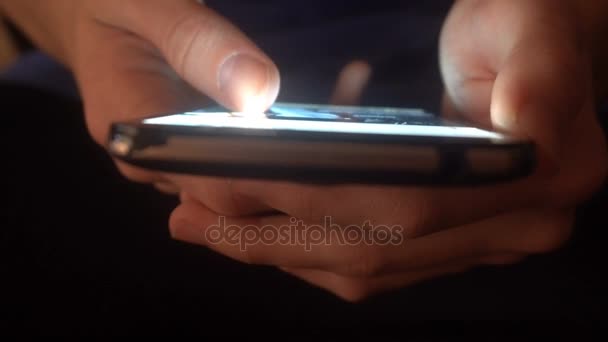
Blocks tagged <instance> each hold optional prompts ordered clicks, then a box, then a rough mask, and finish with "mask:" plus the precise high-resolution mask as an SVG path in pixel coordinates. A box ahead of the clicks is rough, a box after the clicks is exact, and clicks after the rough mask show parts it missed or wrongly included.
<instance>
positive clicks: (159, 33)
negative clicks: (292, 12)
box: [0, 0, 280, 190]
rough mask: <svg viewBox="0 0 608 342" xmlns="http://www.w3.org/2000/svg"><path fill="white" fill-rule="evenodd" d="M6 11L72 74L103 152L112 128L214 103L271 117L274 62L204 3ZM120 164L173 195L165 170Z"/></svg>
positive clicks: (108, 1) (8, 7) (117, 1)
mask: <svg viewBox="0 0 608 342" xmlns="http://www.w3.org/2000/svg"><path fill="white" fill-rule="evenodd" d="M0 5H1V7H2V9H3V10H4V11H6V13H7V14H8V15H9V16H11V18H12V19H13V20H14V21H15V22H17V23H18V24H20V25H21V26H22V27H23V28H24V30H25V31H26V32H27V33H28V34H29V35H30V37H32V39H33V40H34V41H35V42H37V43H38V45H39V46H41V47H42V48H43V49H44V50H45V51H47V52H48V53H50V54H51V55H53V56H54V57H56V58H57V59H58V60H60V61H61V62H63V63H64V64H65V65H66V66H68V67H69V68H70V69H71V70H72V71H73V73H74V75H75V77H76V80H77V82H78V85H79V87H80V92H81V95H82V98H83V101H84V106H85V114H86V122H87V126H88V129H89V131H90V133H91V135H92V137H93V138H94V139H95V141H96V142H98V143H99V144H101V145H105V143H106V139H107V135H108V131H109V127H110V125H111V123H112V122H113V121H120V120H128V119H135V118H141V117H144V116H151V115H155V114H167V113H173V112H177V111H180V110H189V109H195V108H198V107H199V106H202V105H204V104H205V103H208V102H210V100H214V101H216V102H218V103H220V104H222V105H224V106H226V107H228V108H232V109H233V110H237V111H238V110H265V109H266V108H267V107H269V106H270V105H271V104H272V103H273V102H274V101H275V98H276V96H277V94H278V91H279V83H280V77H279V72H278V70H277V67H276V66H275V65H274V63H273V62H272V61H271V60H270V59H269V58H268V57H267V56H266V55H265V54H264V53H263V52H262V51H260V49H258V48H257V47H256V46H255V44H254V43H253V42H251V41H250V40H249V39H248V38H247V37H246V36H245V35H244V34H243V33H242V32H241V31H239V30H238V28H236V27H235V26H234V25H232V24H231V23H230V22H228V21H227V20H226V19H225V18H223V17H221V16H220V15H219V14H217V13H215V12H214V11H213V10H211V9H209V8H207V7H205V6H204V5H203V4H202V1H195V0H56V1H52V2H40V1H36V0H20V1H11V0H2V2H0ZM32 19H35V20H32ZM118 167H119V169H120V170H121V171H122V173H123V174H124V175H125V176H126V177H128V178H129V179H131V180H133V181H137V182H145V183H156V184H157V185H158V187H159V188H161V189H163V190H168V189H167V184H169V183H168V182H167V180H166V179H165V177H164V176H163V175H162V174H160V173H156V172H148V171H146V170H141V169H137V168H134V167H131V166H127V165H125V164H123V163H118Z"/></svg>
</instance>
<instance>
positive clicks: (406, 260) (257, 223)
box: [170, 202, 573, 277]
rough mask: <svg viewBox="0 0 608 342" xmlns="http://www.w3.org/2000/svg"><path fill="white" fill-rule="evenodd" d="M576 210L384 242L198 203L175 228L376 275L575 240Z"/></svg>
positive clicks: (240, 253)
mask: <svg viewBox="0 0 608 342" xmlns="http://www.w3.org/2000/svg"><path fill="white" fill-rule="evenodd" d="M572 216H573V215H572V214H571V213H561V212H559V213H553V212H551V213H538V212H525V213H518V214H511V215H507V216H504V217H498V218H493V219H490V220H486V221H482V222H478V223H475V224H470V225H467V226H462V227H457V228H452V229H449V230H445V231H442V232H439V233H435V234H431V235H429V236H425V237H422V238H417V239H401V240H395V239H394V238H395V237H399V236H398V235H397V234H398V232H396V231H393V232H392V234H393V236H390V235H389V239H384V240H381V239H380V238H378V237H377V236H376V235H371V238H367V239H366V238H365V237H363V235H359V236H358V238H357V239H352V238H353V235H351V234H350V233H349V234H347V233H345V232H346V231H347V229H346V227H334V228H330V229H328V227H313V226H311V225H306V224H305V223H304V224H300V225H296V224H295V223H294V222H293V221H292V220H291V219H290V218H288V217H286V216H280V215H278V216H266V217H249V218H230V217H228V218H226V217H224V218H220V217H219V216H218V215H217V214H215V213H213V212H211V211H210V210H208V209H207V208H204V207H203V206H201V205H200V204H199V203H197V202H184V203H182V205H180V206H179V207H178V208H177V209H176V210H175V211H174V212H173V214H172V216H171V220H170V227H171V232H172V236H173V237H174V238H175V239H177V240H181V241H184V242H187V243H191V244H198V245H202V246H205V247H208V248H210V249H212V250H214V251H216V252H218V253H220V254H223V255H226V256H228V257H230V258H233V259H235V260H238V261H241V262H245V263H251V264H261V265H269V266H277V267H289V268H306V269H318V270H324V271H329V272H334V273H339V274H341V275H345V276H356V277H376V276H382V275H386V274H391V273H398V272H405V271H412V270H421V269H428V268H430V267H436V266H437V265H445V264H448V263H452V262H454V261H455V260H480V263H482V262H483V263H492V262H493V263H501V261H504V262H508V261H509V260H508V256H511V255H516V256H517V255H522V254H523V255H527V254H535V253H546V252H548V251H552V250H554V249H556V248H559V247H560V246H561V245H562V244H563V243H564V242H565V241H567V239H568V238H569V236H570V233H571V228H572ZM213 226H215V228H212V227H213ZM342 228H344V229H342ZM370 228H371V229H372V230H373V229H374V227H370ZM298 229H299V230H298ZM489 232H491V233H489ZM268 233H271V234H268ZM389 234H390V233H389ZM384 236H386V235H384ZM387 241H388V243H387ZM501 255H507V258H506V259H507V260H498V259H499V258H497V260H492V258H491V257H488V256H501ZM484 258H487V259H484Z"/></svg>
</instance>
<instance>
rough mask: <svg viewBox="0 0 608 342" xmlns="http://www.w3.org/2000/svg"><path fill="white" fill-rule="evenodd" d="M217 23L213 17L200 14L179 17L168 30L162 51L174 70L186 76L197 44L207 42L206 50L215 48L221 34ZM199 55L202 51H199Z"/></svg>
mask: <svg viewBox="0 0 608 342" xmlns="http://www.w3.org/2000/svg"><path fill="white" fill-rule="evenodd" d="M217 26H218V25H217V23H215V22H214V20H213V19H212V18H211V17H202V16H201V15H200V13H186V14H184V15H182V16H180V17H178V18H177V19H176V20H175V22H174V23H173V24H172V25H171V26H170V27H169V28H168V29H167V33H166V35H165V38H164V39H163V42H162V43H161V50H162V51H165V53H166V55H167V58H168V59H169V61H170V62H171V64H173V65H174V68H175V69H176V70H177V71H178V72H179V73H180V75H184V74H185V72H186V69H187V65H188V63H189V60H190V59H191V55H192V52H193V50H194V47H195V45H196V44H199V43H200V42H205V44H204V45H203V46H204V47H205V49H206V50H211V49H212V48H213V45H214V42H215V41H217V40H218V39H219V38H218V35H219V32H218V29H217ZM198 48H199V46H197V51H196V52H197V53H200V52H201V50H199V49H198Z"/></svg>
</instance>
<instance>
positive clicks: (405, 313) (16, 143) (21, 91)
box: [0, 4, 608, 340]
mask: <svg viewBox="0 0 608 342" xmlns="http://www.w3.org/2000/svg"><path fill="white" fill-rule="evenodd" d="M218 5H219V4H218ZM426 10H428V9H423V10H421V11H422V12H417V13H413V14H412V13H410V12H411V10H408V12H407V13H409V14H407V13H406V14H404V13H402V16H403V15H411V16H412V18H411V20H399V21H398V24H399V25H405V26H408V27H409V28H408V29H406V28H402V29H399V30H396V29H387V32H401V33H399V34H405V33H402V32H409V33H407V34H408V35H409V36H408V37H402V38H404V39H405V41H408V42H409V44H410V45H408V46H407V47H406V48H404V49H403V50H401V52H400V53H399V52H397V53H392V54H383V53H379V52H378V53H374V51H383V49H382V48H381V45H378V48H376V49H373V48H370V49H363V50H361V51H363V52H362V54H364V53H366V54H368V55H367V57H369V59H371V60H375V61H378V62H377V63H378V65H380V64H382V65H393V66H395V65H400V66H401V67H400V68H398V71H397V72H395V73H390V72H379V73H377V74H376V76H375V79H374V86H372V87H371V89H370V90H369V92H368V93H367V95H366V99H368V100H367V102H368V103H382V104H386V103H389V104H396V105H400V104H403V103H407V105H411V104H412V103H418V104H420V105H422V106H424V105H425V104H428V106H432V105H434V104H436V99H437V94H439V90H440V82H439V79H438V74H437V71H436V65H435V62H434V61H435V57H436V50H435V49H436V47H435V46H434V43H433V42H434V39H436V36H437V34H438V27H439V25H438V23H440V22H441V18H440V17H437V16H432V15H428V16H425V15H424V13H426V12H424V11H426ZM226 11H228V10H226ZM420 13H422V15H421V14H420ZM234 15H235V17H238V16H237V14H234ZM327 15H328V16H329V15H331V13H329V14H327ZM414 17H417V18H418V19H414ZM330 18H331V17H330ZM349 18H350V19H348V20H352V18H354V16H351V17H349ZM384 18H386V17H384ZM408 18H409V17H408ZM420 18H427V19H420ZM370 20H372V21H373V20H378V23H380V22H381V21H382V20H381V19H373V18H372V19H370ZM416 20H418V21H416ZM423 21H424V22H423ZM266 22H267V21H266ZM328 22H329V23H331V22H332V20H329V21H327V20H326V21H325V22H324V23H325V24H324V23H323V22H321V23H316V24H315V25H300V26H298V25H294V27H295V28H293V30H294V31H292V32H291V33H292V35H291V36H290V37H291V38H288V35H287V34H285V35H278V34H276V33H275V31H273V30H272V29H271V28H268V27H265V26H263V27H261V28H260V27H258V28H256V30H259V32H261V33H260V42H261V43H260V44H261V45H262V46H264V47H265V48H266V49H267V50H268V51H269V52H270V54H271V55H273V56H274V57H275V58H276V59H277V60H285V61H289V60H291V59H292V58H294V56H291V55H290V54H292V53H295V52H294V51H292V50H293V49H281V48H277V47H280V46H285V44H288V45H289V41H288V39H292V40H293V39H294V38H293V37H294V35H293V34H294V32H295V31H297V32H300V33H299V34H301V35H302V38H301V39H299V44H297V46H299V47H300V50H299V51H300V52H302V54H305V52H306V51H307V50H308V49H309V48H311V46H312V45H306V42H309V43H310V44H313V43H312V41H309V40H307V39H310V37H311V36H315V35H317V36H318V35H319V33H314V34H311V33H310V32H309V30H311V28H310V27H308V26H316V27H319V26H321V27H323V25H329V24H327V23H328ZM384 22H385V23H386V22H389V23H390V21H386V20H384ZM429 22H431V23H434V24H433V25H429V24H428V23H429ZM289 23H297V21H295V19H294V20H292V21H289ZM251 25H253V24H251ZM366 25H367V24H365V25H363V27H365V28H366V27H368V26H366ZM385 25H386V24H385ZM390 25H395V24H394V23H391V24H390ZM421 25H428V26H427V27H429V29H428V30H426V31H424V32H428V37H427V38H425V39H421V38H419V39H418V40H415V39H413V38H412V37H414V36H416V35H417V34H418V30H419V28H420V26H421ZM330 26H331V25H330ZM374 27H377V25H376V26H374ZM253 29H254V28H251V30H253ZM312 30H314V29H312ZM336 30H338V28H336ZM363 31H365V30H363ZM363 31H362V32H363ZM297 32H295V34H296V35H297V34H298V33H297ZM339 36H340V34H337V33H336V34H334V35H328V37H339ZM306 37H307V38H306ZM393 38H394V37H393ZM393 38H391V39H393ZM406 38H407V39H406ZM327 39H328V41H327V42H326V43H325V45H326V46H327V48H331V50H327V51H326V50H322V51H321V52H317V53H316V54H312V53H311V54H310V55H309V56H303V55H302V54H300V55H298V56H300V58H304V59H308V60H309V61H311V62H310V63H297V62H293V63H294V64H293V65H290V64H289V63H287V62H285V63H284V64H283V65H284V66H285V70H286V71H285V73H286V80H287V81H286V88H285V92H284V93H283V94H282V96H283V97H284V99H287V100H301V99H303V100H308V99H320V98H324V97H326V96H327V95H328V91H329V87H328V86H326V87H325V88H324V86H325V85H328V84H331V76H329V75H333V74H332V73H331V71H335V70H336V69H337V68H338V67H339V65H341V63H342V61H344V60H346V57H349V56H352V55H348V56H347V55H342V54H340V51H343V50H344V49H347V47H348V46H347V47H344V46H334V45H332V44H334V43H332V41H331V38H327ZM333 39H335V40H337V38H333ZM387 39H388V38H387ZM408 39H409V40H408ZM389 40H390V39H389ZM24 44H25V45H24V46H27V42H25V43H24ZM292 44H293V43H292ZM316 44H318V42H317V43H316ZM336 44H337V43H336ZM343 44H346V45H348V42H343ZM386 44H387V43H386ZM294 46H295V45H294ZM350 49H351V50H352V46H351V48H350ZM288 50H289V51H288ZM309 51H310V50H309ZM332 51H334V52H332ZM355 54H356V53H355ZM387 56H392V57H390V58H389V57H387ZM395 56H397V57H395ZM404 60H405V61H407V63H404V62H403V61H404ZM26 61H27V62H24V64H23V65H19V66H16V67H15V69H13V70H11V71H10V72H8V73H5V75H4V77H3V78H2V80H1V81H0V92H1V93H0V94H1V96H0V111H1V113H2V122H3V125H2V126H1V127H2V134H1V140H0V141H1V145H0V146H2V151H3V155H2V159H1V160H2V164H1V165H2V178H1V179H2V189H3V190H2V196H3V206H2V211H1V212H2V221H1V222H0V227H1V228H2V229H1V230H0V231H1V234H2V237H1V238H0V244H1V245H0V250H1V251H2V265H1V267H2V268H1V269H0V271H1V272H2V278H1V282H2V283H3V285H4V290H2V292H1V298H0V303H2V305H1V306H0V307H1V309H0V310H2V314H3V316H4V317H5V318H6V319H5V320H3V322H4V323H0V324H4V326H1V325H0V328H3V330H4V331H7V330H6V329H11V330H13V331H15V332H17V333H21V334H30V333H33V334H65V333H72V334H82V333H103V334H114V333H133V332H144V333H148V334H156V333H168V334H175V333H202V334H220V335H224V334H232V333H246V334H249V336H256V337H261V338H264V337H266V336H268V335H270V334H273V333H276V332H278V331H280V330H282V329H283V328H285V327H293V328H296V330H292V334H295V335H300V334H301V335H309V336H314V337H316V338H315V339H324V340H333V337H331V338H330V336H338V335H340V334H342V333H350V334H353V333H354V334H358V333H359V332H362V331H369V330H373V331H374V332H379V333H382V334H385V333H389V334H392V335H396V336H400V337H402V339H409V340H443V339H444V338H448V337H450V338H451V337H454V336H455V335H457V336H460V335H461V333H462V331H461V330H459V329H458V330H442V329H435V328H434V327H433V326H429V325H428V324H422V323H420V321H425V320H429V319H433V320H434V319H456V320H462V319H465V320H469V319H482V320H488V319H490V320H491V319H503V318H506V319H547V318H575V319H579V320H581V319H602V318H603V317H604V316H605V312H604V308H605V305H606V302H607V301H606V288H607V286H606V285H608V282H607V280H606V267H605V266H604V261H605V260H606V257H605V250H606V247H605V245H606V242H605V241H606V239H605V238H606V236H607V234H606V227H607V224H606V223H607V220H606V218H605V212H606V209H608V208H607V207H606V203H608V201H607V194H608V193H607V191H606V189H603V190H602V191H600V192H599V193H598V194H597V196H596V198H594V199H593V200H592V201H590V202H588V203H586V204H585V206H583V207H582V208H581V209H580V212H579V216H580V217H579V220H578V222H577V228H576V230H575V235H574V236H573V238H572V239H571V241H570V242H569V244H568V245H567V246H565V247H564V248H563V249H561V250H560V251H557V252H556V253H552V254H549V255H544V256H538V257H533V258H530V259H529V260H527V261H525V262H523V263H521V264H518V265H514V266H510V267H504V268H499V269H493V268H486V269H478V270H476V271H472V272H469V273H466V274H462V275H456V276H450V277H445V278H441V279H436V280H433V281H428V282H425V283H423V284H420V285H418V286H414V287H410V288H406V289H402V290H399V291H395V292H393V293H387V294H385V295H382V296H378V297H375V298H373V299H371V300H369V301H367V302H364V303H360V304H348V303H344V302H341V301H340V300H338V299H336V298H334V297H333V296H331V295H329V294H327V293H325V292H323V291H321V290H318V289H315V288H313V287H310V286H308V285H306V284H304V283H302V282H300V281H299V280H296V279H293V278H291V277H289V276H287V275H284V274H282V273H280V272H278V271H275V270H273V269H268V268H264V267H251V266H244V265H241V264H238V263H235V262H233V261H230V260H228V259H226V258H223V257H221V256H218V255H216V254H214V253H212V252H209V251H207V250H205V249H203V248H200V247H196V246H189V245H185V244H182V243H179V242H175V241H172V240H171V239H170V236H169V234H168V230H167V220H168V216H169V213H170V212H171V210H172V209H173V208H174V206H175V205H176V203H177V202H176V200H175V199H174V198H171V197H167V196H163V195H160V194H159V193H157V192H156V191H154V190H153V189H151V188H150V187H148V186H145V185H138V184H133V183H130V182H128V181H126V180H125V179H123V178H122V177H121V176H120V175H119V174H118V173H117V172H116V170H115V169H114V166H113V164H112V163H111V161H110V159H109V158H108V157H107V155H106V153H105V152H104V151H103V150H102V149H101V148H100V147H98V146H97V145H95V144H94V143H93V142H92V141H91V140H90V138H89V136H88V133H87V131H86V129H85V126H84V122H83V117H82V108H81V103H80V101H79V99H78V98H77V97H73V96H71V94H73V90H74V89H73V88H70V86H65V85H66V84H67V83H66V84H64V86H62V87H56V85H57V84H56V83H58V82H60V81H59V80H61V83H62V84H63V82H68V83H69V79H68V78H69V77H68V76H66V73H65V71H64V70H61V69H60V68H58V67H57V66H56V65H53V64H52V63H50V62H49V61H48V60H47V58H46V57H44V56H40V55H33V56H30V59H29V60H28V59H26ZM391 61H392V62H391ZM391 63H392V64H391ZM24 70H25V71H24ZM380 70H383V69H380ZM386 70H388V69H386ZM32 74H33V75H34V76H36V77H34V78H33V79H32V77H29V76H28V77H25V76H23V75H26V76H27V75H30V76H31V75H32ZM43 75H44V76H43ZM305 75H307V76H305ZM324 77H325V78H324ZM404 77H407V79H408V80H409V81H408V82H405V83H404V82H403V81H402V80H403V78H404ZM312 83H315V84H318V85H319V87H310V84H312ZM403 84H404V85H403ZM397 85H403V87H405V88H400V86H397ZM311 88H314V89H315V92H302V91H301V89H311ZM398 95H399V96H398ZM428 106H427V107H428ZM604 117H606V116H605V115H604ZM372 322H373V324H371V323H372ZM222 324H223V325H222ZM470 327H472V328H474V330H475V331H477V332H476V333H474V334H473V337H479V338H480V339H483V340H487V337H488V335H486V334H485V333H484V332H482V330H478V328H479V327H480V326H478V325H477V324H472V325H470ZM558 327H559V326H556V325H554V326H552V327H551V328H550V329H548V330H547V332H549V331H554V329H555V328H558ZM574 327H575V328H576V329H579V330H580V331H579V332H584V331H586V329H587V328H588V325H587V324H584V323H580V324H577V325H575V326H574ZM249 329H252V330H249ZM326 329H329V330H330V331H333V333H334V334H335V335H326V334H325V331H326ZM497 332H498V333H497ZM490 336H492V338H493V339H500V337H504V339H505V340H506V339H507V338H508V337H509V336H510V335H504V333H503V332H501V331H500V330H499V331H496V330H495V331H494V333H493V334H492V335H490Z"/></svg>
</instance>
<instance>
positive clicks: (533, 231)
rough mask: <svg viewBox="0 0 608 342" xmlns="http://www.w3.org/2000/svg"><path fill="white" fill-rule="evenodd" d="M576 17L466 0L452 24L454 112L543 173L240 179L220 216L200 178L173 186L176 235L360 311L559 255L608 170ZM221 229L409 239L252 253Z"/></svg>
mask: <svg viewBox="0 0 608 342" xmlns="http://www.w3.org/2000/svg"><path fill="white" fill-rule="evenodd" d="M577 5H578V3H577V2H576V1H567V2H566V1H565V2H556V1H551V0H549V1H527V0H516V1H508V2H507V1H474V0H462V1H458V2H456V3H455V5H454V8H453V9H452V12H451V14H450V16H449V18H448V20H447V22H446V23H445V27H444V31H443V35H442V41H441V46H442V51H441V52H442V53H441V56H442V59H441V66H442V72H443V75H444V80H445V84H446V89H447V94H446V106H445V107H446V113H448V115H449V116H451V117H459V118H464V119H467V120H469V121H471V122H476V123H478V124H481V125H485V126H489V127H500V128H504V129H506V130H507V131H509V132H513V133H516V134H523V135H525V136H528V137H530V138H531V139H532V140H533V141H535V142H536V144H537V145H538V147H539V162H540V163H539V167H538V168H537V170H536V172H535V173H534V174H533V175H532V176H531V177H528V178H525V179H522V180H519V181H517V182H515V183H510V184H500V185H494V186H488V187H482V188H456V189H446V188H439V189H437V188H424V187H416V186H410V187H390V188H386V187H375V186H357V185H347V186H330V187H327V186H310V185H302V184H295V183H288V182H272V181H246V180H231V181H226V184H228V189H229V192H228V193H229V195H225V196H227V197H225V198H228V199H230V200H228V201H226V202H224V204H226V205H224V206H222V205H218V203H219V202H217V201H214V199H213V198H210V197H209V196H208V195H205V194H204V193H203V189H199V188H197V187H196V186H194V185H195V183H193V179H192V178H189V177H181V176H175V178H174V180H175V181H176V183H177V184H180V187H181V189H183V191H182V192H181V200H182V204H181V205H180V206H179V207H178V208H177V209H176V210H175V212H174V213H173V215H172V218H171V222H170V226H171V232H172V234H173V236H174V237H175V238H176V239H178V240H183V241H186V242H188V243H194V244H200V245H203V246H206V247H208V248H210V249H212V250H215V251H217V252H219V253H222V254H224V255H227V256H229V257H231V258H234V259H235V260H238V261H241V262H245V263H251V264H263V265H270V266H275V267H278V268H280V269H282V270H284V271H286V272H289V273H291V274H293V275H295V276H297V277H300V278H302V279H304V280H305V281H308V282H310V283H311V284H314V285H316V286H319V287H321V288H324V289H326V290H328V291H331V292H332V293H335V294H336V295H338V296H340V297H342V298H344V299H346V300H351V301H357V300H361V299H364V298H367V297H368V296H370V295H373V294H376V293H378V292H382V291H386V290H391V289H396V288H400V287H403V286H407V285H410V284H413V283H417V282H420V281H423V280H426V279H429V278H434V277H439V276H444V275H447V274H451V273H458V272H463V271H465V270H468V269H470V268H473V267H479V266H483V265H501V264H510V263H514V262H517V261H520V260H522V259H524V258H526V257H527V256H529V255H533V254H538V253H547V252H550V251H553V250H555V249H557V248H559V247H560V246H562V245H563V244H564V243H565V242H566V241H567V240H568V238H569V237H570V234H571V232H572V229H573V224H574V213H575V211H576V208H577V206H578V205H579V204H580V203H582V202H583V201H584V200H585V199H587V198H588V197H589V196H590V195H591V194H592V193H593V192H594V191H595V190H596V189H598V187H599V186H600V185H601V184H602V183H603V181H604V180H605V176H606V169H607V165H608V161H607V156H608V154H607V149H606V142H605V138H604V135H603V132H602V130H601V128H600V126H599V124H598V121H597V119H596V117H595V114H596V113H595V108H594V102H595V98H594V85H593V80H592V69H593V63H592V61H591V58H590V56H591V55H592V54H593V52H594V51H593V47H592V46H589V45H587V42H589V41H591V40H593V39H591V38H592V37H590V35H593V34H597V32H593V31H589V30H586V29H584V28H583V26H585V25H586V23H585V22H583V21H582V20H581V16H579V14H580V12H579V11H578V7H577ZM595 10H599V8H595ZM471 33H473V35H471ZM224 194H225V193H224ZM244 202H248V203H261V204H262V205H261V206H260V211H258V212H256V214H255V215H246V214H244V212H241V211H239V210H238V209H239V206H240V204H241V203H244ZM265 212H268V214H266V215H265V214H264V213H265ZM221 217H224V218H225V225H226V226H232V227H243V230H241V231H240V232H238V233H241V234H242V235H240V236H241V237H243V236H245V235H246V234H245V233H246V232H245V230H247V229H246V227H258V228H260V229H261V228H263V227H270V229H273V227H274V229H280V227H285V226H290V225H292V224H293V219H295V220H296V221H298V220H299V221H301V222H303V223H304V225H305V226H308V227H312V226H315V225H320V226H323V225H324V223H325V219H326V218H328V217H329V218H331V222H332V223H333V224H336V225H338V226H339V227H341V228H342V231H344V230H346V228H347V227H355V228H356V227H365V226H366V222H369V223H370V224H369V225H367V227H370V226H371V227H372V228H373V227H380V226H384V227H396V228H399V227H400V228H402V229H395V230H393V231H392V232H393V233H394V234H402V235H401V237H403V240H401V242H402V243H400V244H397V245H381V244H371V245H367V244H365V243H362V244H361V243H360V244H357V245H352V244H348V243H346V244H344V243H339V242H336V240H335V239H334V240H333V241H334V242H333V243H319V244H312V245H309V246H307V245H306V242H305V241H301V242H300V243H297V242H296V243H289V241H288V242H287V243H280V242H277V243H271V244H268V243H264V241H263V240H257V242H258V243H252V244H249V245H247V246H246V247H247V248H246V249H243V248H241V247H242V244H238V243H237V244H234V243H229V241H228V240H227V239H225V238H226V237H224V239H222V238H221V237H220V238H219V239H218V238H217V236H216V237H215V238H212V239H211V238H210V236H209V235H206V232H208V229H209V228H210V227H213V226H215V225H217V224H218V222H220V218H221ZM364 231H365V230H364V229H361V230H360V232H359V234H363V233H364ZM216 232H217V231H216ZM384 232H385V233H386V230H384ZM231 233H232V234H235V232H234V231H233V232H231ZM271 233H272V232H271ZM254 237H255V235H254ZM253 241H254V242H255V239H254V240H253Z"/></svg>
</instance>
